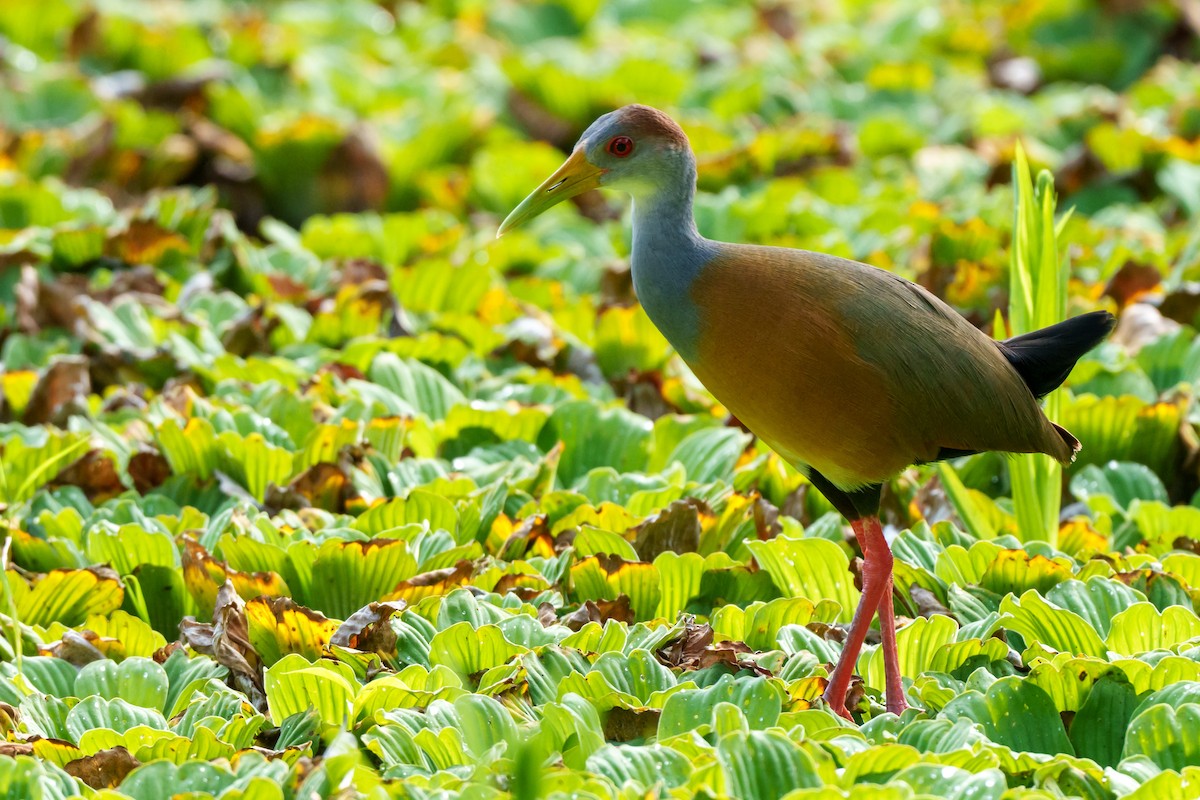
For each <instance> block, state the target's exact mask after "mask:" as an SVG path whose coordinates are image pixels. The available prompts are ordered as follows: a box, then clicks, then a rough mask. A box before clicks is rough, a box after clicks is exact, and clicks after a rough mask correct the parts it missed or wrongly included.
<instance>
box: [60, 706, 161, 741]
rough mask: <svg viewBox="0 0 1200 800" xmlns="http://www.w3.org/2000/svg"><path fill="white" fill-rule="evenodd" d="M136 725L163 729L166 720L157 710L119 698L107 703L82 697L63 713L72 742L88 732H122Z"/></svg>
mask: <svg viewBox="0 0 1200 800" xmlns="http://www.w3.org/2000/svg"><path fill="white" fill-rule="evenodd" d="M138 725H146V726H148V727H150V728H154V729H156V730H161V731H165V730H167V720H166V719H165V718H164V717H163V715H162V713H161V712H159V711H158V710H157V709H153V708H142V707H140V706H135V705H134V704H133V703H130V702H128V701H126V700H122V699H121V698H119V697H117V698H113V699H111V700H107V699H105V698H103V697H98V696H94V695H93V696H92V697H86V698H84V699H83V700H80V701H79V703H78V704H77V705H75V706H74V707H73V708H72V709H71V710H70V711H69V712H67V719H66V727H67V732H68V733H69V734H70V738H71V741H73V742H76V743H78V742H79V740H80V739H81V738H82V737H83V735H84V734H85V733H87V732H88V731H91V730H96V729H99V728H108V729H109V730H112V731H116V732H117V733H124V732H125V731H127V730H129V729H131V728H134V727H137V726H138Z"/></svg>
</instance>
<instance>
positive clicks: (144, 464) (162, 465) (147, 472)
mask: <svg viewBox="0 0 1200 800" xmlns="http://www.w3.org/2000/svg"><path fill="white" fill-rule="evenodd" d="M129 477H130V479H131V480H132V481H133V488H134V489H136V490H137V492H138V493H139V494H146V493H147V492H149V491H150V490H151V489H157V488H158V487H159V486H162V485H163V484H164V483H166V481H167V478H169V477H171V465H170V463H168V462H167V459H166V458H165V457H163V455H162V454H161V453H156V452H154V451H152V450H142V451H140V452H137V453H134V454H133V456H132V457H131V458H130V459H129Z"/></svg>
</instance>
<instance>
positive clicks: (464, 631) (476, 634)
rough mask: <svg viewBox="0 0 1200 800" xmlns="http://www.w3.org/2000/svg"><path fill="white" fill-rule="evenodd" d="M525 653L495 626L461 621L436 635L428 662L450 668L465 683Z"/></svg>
mask: <svg viewBox="0 0 1200 800" xmlns="http://www.w3.org/2000/svg"><path fill="white" fill-rule="evenodd" d="M523 652H525V648H523V647H518V646H517V645H514V644H512V643H510V642H509V641H508V640H507V639H505V638H504V634H503V633H501V632H500V629H499V628H497V627H496V626H495V625H484V626H482V627H479V628H472V627H471V624H470V623H469V622H460V623H458V624H457V625H451V626H450V627H449V628H447V629H446V630H444V631H440V632H439V633H437V634H436V635H435V636H434V637H433V639H432V641H431V642H430V643H429V663H430V664H432V665H433V666H435V667H436V666H445V667H449V668H450V669H451V670H452V671H454V672H455V673H456V674H457V675H458V676H459V677H460V678H461V679H462V680H463V681H464V683H465V682H467V681H469V680H470V679H471V676H472V675H474V674H476V673H479V672H483V671H484V670H487V669H491V668H492V667H498V666H500V665H501V664H504V663H507V662H508V660H509V659H510V658H512V657H513V656H515V655H517V654H519V653H523Z"/></svg>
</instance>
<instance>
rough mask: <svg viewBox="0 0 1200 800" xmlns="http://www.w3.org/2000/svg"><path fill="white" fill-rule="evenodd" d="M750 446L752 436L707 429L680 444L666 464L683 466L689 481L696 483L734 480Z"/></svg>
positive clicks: (733, 431) (732, 430) (734, 431)
mask: <svg viewBox="0 0 1200 800" xmlns="http://www.w3.org/2000/svg"><path fill="white" fill-rule="evenodd" d="M749 443H750V437H749V435H747V434H745V433H743V432H742V431H740V430H738V429H737V428H704V429H701V430H698V431H695V432H694V433H691V434H689V435H688V436H687V438H685V439H684V440H683V441H682V442H680V443H679V445H678V446H677V447H676V448H675V450H674V451H672V453H671V455H669V456H667V464H668V465H669V464H673V463H678V464H681V465H682V466H683V468H684V470H685V471H686V472H687V476H688V480H692V481H696V482H697V483H709V482H710V481H715V480H726V481H732V479H733V467H734V465H735V464H736V463H737V461H738V459H739V458H740V457H741V455H742V451H744V450H745V449H746V445H747V444H749Z"/></svg>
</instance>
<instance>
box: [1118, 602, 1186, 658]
mask: <svg viewBox="0 0 1200 800" xmlns="http://www.w3.org/2000/svg"><path fill="white" fill-rule="evenodd" d="M1197 636H1200V618H1197V617H1196V614H1195V612H1194V611H1192V610H1191V609H1190V608H1184V607H1183V606H1168V607H1167V608H1165V609H1164V610H1162V611H1159V610H1158V609H1157V608H1155V607H1154V606H1153V605H1152V604H1150V603H1136V604H1134V605H1132V606H1130V607H1129V608H1127V609H1125V610H1124V611H1122V612H1121V613H1119V614H1117V615H1116V616H1115V617H1113V619H1112V630H1111V631H1110V632H1109V634H1108V640H1107V642H1106V644H1107V645H1108V648H1109V649H1110V650H1115V651H1116V652H1118V653H1121V654H1123V655H1130V656H1132V655H1137V654H1138V653H1144V652H1146V651H1147V650H1158V649H1163V648H1170V647H1173V646H1174V645H1177V644H1179V643H1180V642H1186V641H1187V640H1189V639H1192V638H1195V637H1197Z"/></svg>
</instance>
